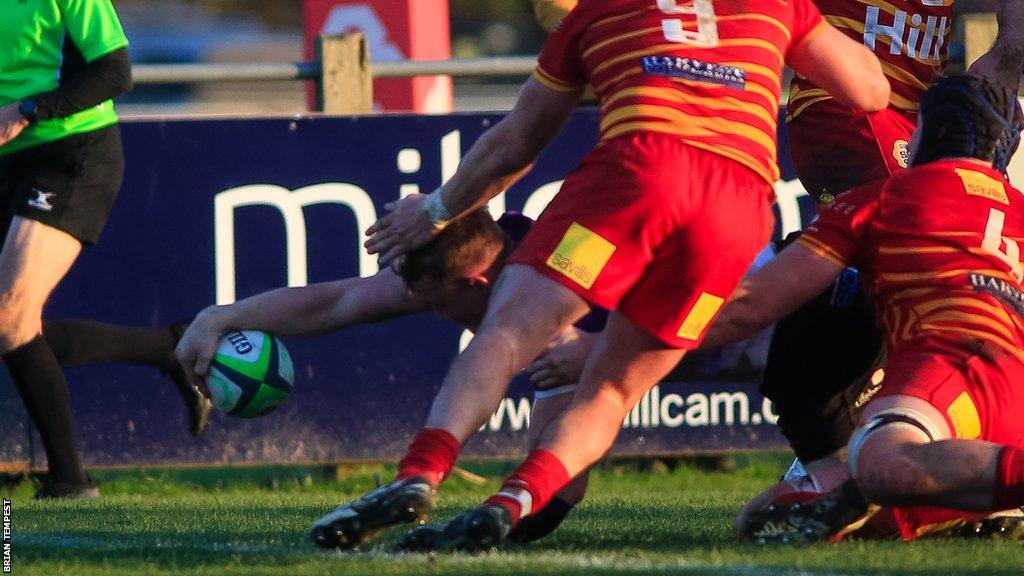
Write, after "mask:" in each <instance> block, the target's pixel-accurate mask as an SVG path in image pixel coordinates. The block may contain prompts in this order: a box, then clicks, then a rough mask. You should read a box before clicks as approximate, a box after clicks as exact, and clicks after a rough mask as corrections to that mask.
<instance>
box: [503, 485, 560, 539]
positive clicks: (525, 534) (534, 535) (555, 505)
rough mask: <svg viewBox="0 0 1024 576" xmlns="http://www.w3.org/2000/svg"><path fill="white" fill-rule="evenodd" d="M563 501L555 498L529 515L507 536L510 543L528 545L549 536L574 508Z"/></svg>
mask: <svg viewBox="0 0 1024 576" xmlns="http://www.w3.org/2000/svg"><path fill="white" fill-rule="evenodd" d="M575 506H576V505H575V504H570V503H568V502H566V501H565V500H562V499H561V498H559V497H557V496H555V497H554V498H552V499H551V502H548V505H547V506H545V507H544V508H542V509H541V510H540V512H537V513H536V514H531V515H529V516H527V517H526V518H523V519H522V520H520V521H519V524H517V525H516V527H515V528H513V529H512V531H511V532H509V534H508V539H509V541H510V542H514V543H516V544H529V543H530V542H533V541H535V540H540V539H541V538H543V537H545V536H547V535H548V534H551V533H552V532H554V531H555V528H558V527H559V526H560V525H561V524H562V522H563V521H565V517H566V516H568V515H569V512H571V511H572V509H573V508H574V507H575Z"/></svg>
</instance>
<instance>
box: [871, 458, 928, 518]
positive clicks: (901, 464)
mask: <svg viewBox="0 0 1024 576" xmlns="http://www.w3.org/2000/svg"><path fill="white" fill-rule="evenodd" d="M854 480H855V481H856V483H857V487H858V488H859V489H860V492H861V494H863V496H864V498H865V499H867V500H868V501H871V502H877V503H880V504H900V503H902V502H903V501H904V500H905V498H907V497H911V496H913V495H914V494H916V493H918V492H919V489H920V487H921V486H922V485H923V483H925V482H927V480H928V478H927V476H926V475H925V472H924V470H922V469H921V467H920V466H919V465H918V462H916V461H915V460H914V459H913V458H909V457H907V455H906V454H905V452H904V451H903V450H901V446H894V447H889V449H888V450H886V451H885V452H884V453H881V454H879V453H877V454H864V455H862V456H861V457H860V459H859V464H858V466H857V470H856V471H855V472H854Z"/></svg>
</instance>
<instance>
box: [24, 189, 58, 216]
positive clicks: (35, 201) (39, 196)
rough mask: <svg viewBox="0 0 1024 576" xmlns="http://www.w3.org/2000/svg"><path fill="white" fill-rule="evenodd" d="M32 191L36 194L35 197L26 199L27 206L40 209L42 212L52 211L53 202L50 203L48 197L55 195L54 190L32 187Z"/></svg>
mask: <svg viewBox="0 0 1024 576" xmlns="http://www.w3.org/2000/svg"><path fill="white" fill-rule="evenodd" d="M32 193H33V194H35V195H36V196H35V198H29V199H28V205H29V207H31V208H35V209H36V210H42V211H43V212H52V211H53V204H51V203H50V198H53V197H54V196H56V195H57V193H56V192H43V191H42V190H40V189H39V188H33V189H32Z"/></svg>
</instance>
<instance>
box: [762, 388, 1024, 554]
mask: <svg viewBox="0 0 1024 576" xmlns="http://www.w3.org/2000/svg"><path fill="white" fill-rule="evenodd" d="M863 418H864V422H865V424H864V425H863V426H862V427H861V428H859V429H858V430H857V431H856V432H855V433H854V435H853V437H852V438H851V442H850V450H849V451H850V467H851V470H852V475H853V478H852V480H850V481H848V482H847V483H845V484H844V485H843V486H841V487H840V488H838V489H836V490H833V491H832V492H831V493H829V494H826V495H825V496H823V497H821V498H818V499H816V500H813V501H810V502H808V503H806V504H804V505H793V506H802V508H794V507H793V506H787V505H784V504H783V505H778V506H776V507H774V509H772V508H773V507H769V508H768V509H765V510H764V511H763V512H759V513H755V514H754V515H753V516H754V517H757V518H756V520H754V521H752V522H751V524H753V525H755V526H757V527H758V529H759V530H760V531H761V532H760V540H761V541H780V542H789V541H813V540H822V539H830V540H836V539H838V538H841V537H842V536H843V535H844V534H846V533H848V532H850V531H851V530H852V529H855V528H856V527H857V525H858V524H859V523H860V522H861V521H862V519H864V518H866V517H867V515H869V514H870V513H871V510H873V509H876V508H877V506H878V505H882V506H893V507H901V508H902V507H912V506H927V507H936V508H946V509H955V510H962V511H978V512H989V511H993V510H1006V509H1012V508H1018V507H1020V506H1021V505H1024V451H1022V450H1020V449H1018V448H1015V447H1010V446H1005V445H1002V444H997V443H993V442H987V441H983V440H961V439H954V438H952V432H951V430H950V429H949V426H948V425H947V424H946V421H945V419H944V418H943V416H942V415H941V413H940V412H939V411H938V410H937V409H936V408H934V407H933V406H931V405H930V404H928V403H927V402H925V401H923V400H920V399H918V398H914V397H911V396H899V395H896V396H888V397H885V398H882V399H879V400H877V401H875V402H873V405H869V407H868V409H867V410H866V411H865V414H864V417H863ZM869 502H870V503H871V505H872V507H874V508H872V507H869V505H868V503H869ZM965 517H968V516H965ZM780 527H781V528H780ZM783 528H784V529H783Z"/></svg>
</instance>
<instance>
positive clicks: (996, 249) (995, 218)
mask: <svg viewBox="0 0 1024 576" xmlns="http://www.w3.org/2000/svg"><path fill="white" fill-rule="evenodd" d="M1005 223H1006V213H1004V212H1003V211H1002V210H996V209H995V208H992V209H990V210H989V211H988V222H987V223H986V224H985V238H984V240H982V241H981V247H982V249H983V250H985V251H987V252H989V253H990V254H992V255H993V256H995V257H996V258H999V259H1000V260H1002V261H1003V262H1005V263H1006V265H1007V266H1009V267H1010V274H1012V275H1013V277H1014V279H1016V280H1017V282H1021V280H1022V279H1024V264H1021V261H1020V246H1018V245H1017V242H1016V241H1015V240H1013V239H1012V238H1007V237H1005V236H1003V225H1004V224H1005ZM1003 244H1006V250H1003Z"/></svg>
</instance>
